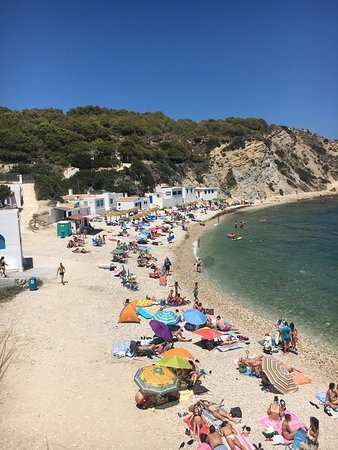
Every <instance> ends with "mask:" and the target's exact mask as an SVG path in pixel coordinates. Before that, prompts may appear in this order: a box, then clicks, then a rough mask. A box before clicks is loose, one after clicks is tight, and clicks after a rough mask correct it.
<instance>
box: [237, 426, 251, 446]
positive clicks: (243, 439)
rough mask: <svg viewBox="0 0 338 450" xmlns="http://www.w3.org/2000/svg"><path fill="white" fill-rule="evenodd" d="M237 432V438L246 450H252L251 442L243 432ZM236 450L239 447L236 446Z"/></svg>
mask: <svg viewBox="0 0 338 450" xmlns="http://www.w3.org/2000/svg"><path fill="white" fill-rule="evenodd" d="M236 431H237V437H238V439H239V441H240V443H241V444H242V445H243V446H244V447H245V449H246V450H252V445H251V444H250V442H249V441H248V440H247V438H246V437H245V436H244V435H243V433H242V431H241V430H236ZM235 447H236V449H239V447H237V445H235Z"/></svg>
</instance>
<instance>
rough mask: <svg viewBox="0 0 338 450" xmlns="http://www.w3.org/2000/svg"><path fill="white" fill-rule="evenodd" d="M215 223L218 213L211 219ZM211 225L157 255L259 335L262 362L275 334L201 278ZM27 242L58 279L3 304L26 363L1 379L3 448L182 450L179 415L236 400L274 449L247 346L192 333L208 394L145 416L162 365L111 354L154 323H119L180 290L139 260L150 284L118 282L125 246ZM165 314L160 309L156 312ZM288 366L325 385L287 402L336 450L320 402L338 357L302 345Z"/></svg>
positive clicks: (28, 238) (5, 323)
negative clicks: (264, 341)
mask: <svg viewBox="0 0 338 450" xmlns="http://www.w3.org/2000/svg"><path fill="white" fill-rule="evenodd" d="M264 206H265V205H264ZM258 207H261V206H260V205H258ZM23 214H25V213H24V212H23ZM212 216H213V213H208V214H207V215H206V217H204V215H203V218H204V219H211V218H212ZM23 222H24V223H26V222H25V221H24V220H23ZM100 225H101V224H96V226H97V227H98V226H100ZM211 226H213V221H212V220H210V221H209V222H207V224H206V226H205V227H201V226H199V225H198V224H195V225H194V224H190V225H189V231H188V233H185V232H183V231H182V230H181V229H180V228H175V230H174V231H175V240H174V244H172V246H171V245H169V244H168V243H167V241H166V238H163V240H162V242H163V245H161V246H153V247H152V253H153V255H154V256H155V257H156V258H157V259H158V262H159V263H160V264H162V262H163V260H164V258H165V257H166V256H169V258H170V259H171V260H172V262H173V275H171V276H170V279H169V285H172V284H174V281H178V282H179V284H180V286H181V287H182V294H183V295H184V296H187V297H188V298H189V299H191V300H192V291H193V285H194V282H195V281H198V282H199V285H200V299H201V300H202V301H203V304H205V305H206V306H208V307H213V308H214V309H215V312H217V313H220V314H221V315H223V316H224V317H225V318H226V319H228V320H230V321H233V322H234V323H235V324H236V325H237V326H238V327H239V328H240V330H241V331H242V333H243V334H245V335H248V336H249V337H250V342H251V344H250V346H249V350H250V352H252V353H254V354H255V353H256V354H257V353H259V352H260V351H261V347H260V346H259V345H258V344H256V342H257V340H258V339H259V338H262V336H263V335H264V333H265V332H266V331H267V330H269V329H271V327H272V324H271V323H267V322H266V321H265V320H264V319H263V318H262V317H261V316H259V315H257V314H255V312H254V311H251V310H249V309H248V308H246V307H244V306H243V305H241V304H240V303H237V302H235V301H234V300H231V299H229V298H227V297H226V296H225V295H224V294H223V292H220V291H219V290H217V289H216V288H215V287H214V286H211V285H210V283H209V281H208V279H207V277H206V276H205V274H204V273H202V274H198V273H196V271H195V269H194V266H193V263H194V261H195V259H194V256H193V252H192V249H193V242H194V241H195V240H196V239H198V236H199V235H200V234H201V233H202V232H204V231H207V229H208V227H211ZM110 231H111V232H110ZM117 231H118V229H117V227H114V228H113V229H111V228H109V231H108V230H107V231H106V233H105V234H107V238H110V237H114V235H116V233H117ZM22 235H23V236H22V237H23V244H24V253H25V256H33V258H34V265H35V267H36V268H41V272H44V273H49V272H51V273H52V272H54V273H55V275H52V276H51V277H50V279H48V280H47V281H46V282H45V284H44V285H43V286H42V287H41V288H40V289H39V290H38V291H36V292H30V291H25V292H23V293H22V294H20V295H18V296H17V297H15V298H14V299H13V300H12V301H10V302H8V303H3V304H1V305H0V311H1V315H0V333H3V332H5V331H6V330H8V329H9V328H10V327H11V326H12V336H11V341H12V342H15V341H17V342H16V346H15V354H14V357H13V359H12V361H11V364H10V366H9V368H8V370H7V372H6V373H5V375H4V377H3V378H2V380H1V381H0V402H1V406H2V414H1V418H0V448H4V449H8V450H12V449H46V448H49V449H59V448H64V449H70V448H80V449H119V448H121V449H122V448H123V449H135V448H138V449H149V448H150V449H159V448H161V449H168V450H169V449H177V448H178V447H179V445H180V443H181V442H186V441H187V440H189V438H188V439H187V436H185V435H184V431H185V425H184V424H183V423H182V418H180V417H179V416H178V413H184V412H186V411H187V408H188V406H189V405H191V404H192V403H194V401H196V400H197V399H198V398H206V399H210V400H213V401H215V402H217V401H220V400H221V399H224V404H225V405H226V406H227V407H228V408H231V407H234V406H240V407H241V409H242V411H243V421H242V424H246V425H249V426H251V428H252V433H251V436H250V439H249V440H250V442H251V443H258V442H262V443H263V446H264V448H272V446H271V444H270V443H265V442H264V437H263V435H262V426H261V425H259V424H258V423H257V420H258V419H259V418H261V417H263V416H264V415H266V409H267V407H268V405H269V403H270V402H271V401H272V399H273V394H271V393H266V392H263V391H261V389H260V386H259V381H258V380H257V379H253V378H251V377H246V376H241V375H240V374H239V373H238V371H237V370H236V367H235V364H234V360H236V359H238V358H239V357H240V356H242V355H243V353H244V350H246V348H243V349H242V350H238V351H234V352H229V353H219V352H217V351H215V350H213V351H212V352H208V351H206V350H202V349H201V348H200V347H198V346H196V345H194V343H195V342H197V341H198V340H199V339H198V338H197V336H195V335H192V334H190V333H188V332H187V333H186V335H187V337H192V339H193V342H192V343H179V345H178V346H182V347H186V348H188V349H189V350H190V351H191V352H193V353H194V354H195V356H196V357H197V358H198V359H199V360H200V362H201V368H203V369H205V371H206V372H207V375H206V376H204V377H203V378H202V383H203V385H204V386H205V387H206V389H207V390H208V391H207V392H206V393H205V394H203V395H202V396H194V395H192V396H191V397H190V399H189V400H188V401H184V402H183V401H182V402H180V403H179V404H178V405H177V406H172V407H169V408H166V409H161V410H160V409H156V410H154V411H153V410H146V411H142V410H139V409H137V408H136V407H135V402H134V395H135V392H136V390H137V387H136V385H135V383H134V382H133V377H134V374H135V372H136V371H137V369H138V368H140V367H144V366H146V365H149V364H151V363H153V362H154V361H151V360H149V359H147V358H145V357H143V358H133V359H127V358H124V359H120V360H115V359H113V358H112V357H111V347H112V343H113V342H116V341H120V340H123V339H138V338H140V337H141V336H147V335H148V336H149V335H151V334H150V332H149V330H150V328H149V325H148V322H147V321H146V320H145V319H142V321H141V324H117V320H118V317H119V313H120V311H121V309H122V307H123V302H124V300H125V299H126V298H127V297H129V298H139V299H142V298H145V296H146V295H150V296H152V295H154V296H156V297H157V298H165V297H166V296H167V294H168V291H169V287H168V286H166V287H161V286H159V283H158V280H153V279H150V278H149V276H148V272H149V269H146V268H139V267H137V263H136V256H135V255H132V257H131V258H130V259H129V261H128V267H129V268H130V270H131V272H133V273H134V274H135V275H136V277H137V280H138V282H139V285H140V289H139V291H137V292H135V293H132V292H130V291H128V290H127V289H125V288H124V287H123V286H122V284H121V283H120V281H119V279H118V278H116V277H113V276H112V272H110V271H108V270H102V269H99V268H98V265H99V264H100V263H107V262H109V261H110V256H111V255H110V251H111V250H112V249H113V248H114V247H115V244H114V243H112V242H110V241H107V244H106V245H104V246H103V247H101V248H97V247H93V246H92V245H91V239H90V237H87V244H86V249H87V250H90V253H88V254H74V253H72V251H71V250H70V249H67V248H66V241H65V240H62V239H59V238H57V237H56V232H55V228H54V227H49V228H46V229H41V230H39V231H37V232H32V231H31V230H29V229H27V227H26V226H25V227H23V229H22ZM60 261H62V262H63V264H64V265H65V267H66V277H65V278H66V280H67V281H68V283H67V284H66V285H65V286H63V285H61V284H60V282H59V279H58V278H56V269H57V267H58V265H59V263H60ZM156 309H158V307H152V308H151V309H150V312H152V313H154V312H155V311H156ZM245 347H246V346H245ZM277 358H279V359H282V360H283V361H285V362H286V363H288V364H291V365H294V366H296V367H297V368H299V369H301V370H302V371H303V372H304V373H305V374H306V375H308V376H309V377H311V378H312V379H313V380H314V382H313V384H310V385H306V386H301V387H300V389H299V391H298V392H296V393H295V394H291V395H287V396H285V397H283V398H285V400H286V403H287V407H288V409H289V410H291V411H292V412H293V413H295V414H297V415H298V416H299V417H300V418H301V419H302V420H303V421H304V422H305V423H306V424H307V425H308V424H309V417H310V416H312V415H314V416H316V417H317V418H318V419H319V421H320V439H319V440H320V448H322V449H328V450H329V449H332V448H334V444H333V442H334V438H335V436H336V423H335V421H334V420H333V419H332V418H330V417H328V416H327V415H326V414H324V412H323V409H322V408H321V409H320V410H318V409H316V408H315V407H314V406H312V405H310V403H309V401H312V402H315V403H318V402H317V400H316V399H315V393H316V392H319V391H323V390H326V388H327V384H328V382H329V381H335V379H336V378H337V364H336V363H335V361H337V355H336V354H334V353H333V352H330V351H327V349H325V348H321V347H320V346H318V345H317V344H316V345H314V343H313V342H311V340H309V339H307V338H305V337H303V336H301V352H300V354H299V356H294V355H287V356H283V355H281V354H278V355H277ZM210 371H211V373H209V372H210ZM188 448H189V447H188ZM190 448H196V445H195V444H193V445H192V446H191V447H190Z"/></svg>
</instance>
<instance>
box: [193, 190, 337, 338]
mask: <svg viewBox="0 0 338 450" xmlns="http://www.w3.org/2000/svg"><path fill="white" fill-rule="evenodd" d="M236 221H237V224H238V227H237V228H235V222H236ZM240 221H244V226H243V228H239V223H240ZM228 233H235V234H236V235H237V236H241V237H242V239H241V240H238V241H233V240H231V239H229V238H228V237H227V234H228ZM198 253H199V256H200V257H201V259H202V261H203V267H204V270H205V271H206V273H207V275H208V277H209V278H210V279H211V280H212V281H213V282H214V283H216V284H217V285H218V286H219V287H220V288H222V289H223V290H224V291H225V292H226V293H227V294H229V295H231V296H232V297H234V298H236V299H237V300H238V301H240V302H242V303H244V304H246V305H247V306H249V307H251V308H252V309H253V310H254V311H255V312H257V313H258V314H260V315H263V316H264V317H266V318H268V319H270V320H271V321H272V323H273V322H274V321H275V320H276V319H277V317H280V316H282V317H283V318H285V319H286V320H288V321H289V322H294V323H295V324H296V326H297V328H298V331H299V332H300V333H306V334H307V335H309V336H311V337H313V338H315V339H320V340H321V341H322V342H327V343H328V344H329V345H330V346H335V345H336V344H337V343H338V197H332V198H325V199H319V200H312V201H305V202H302V203H291V204H286V205H280V206H274V207H270V208H266V209H260V210H256V211H255V210H252V211H250V209H249V208H248V209H245V210H240V211H239V212H238V213H237V214H233V215H230V216H226V217H225V218H224V219H223V220H222V222H221V223H220V224H219V226H217V227H212V228H211V229H210V230H208V231H207V232H205V233H204V234H203V235H202V237H201V240H200V247H199V249H198Z"/></svg>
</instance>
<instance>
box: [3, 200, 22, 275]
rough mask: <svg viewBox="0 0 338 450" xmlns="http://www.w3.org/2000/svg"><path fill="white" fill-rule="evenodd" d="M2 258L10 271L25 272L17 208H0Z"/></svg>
mask: <svg viewBox="0 0 338 450" xmlns="http://www.w3.org/2000/svg"><path fill="white" fill-rule="evenodd" d="M0 256H4V257H5V261H6V264H8V267H6V269H9V270H12V269H13V270H20V271H21V270H23V256H22V243H21V232H20V217H19V210H18V209H17V208H0Z"/></svg>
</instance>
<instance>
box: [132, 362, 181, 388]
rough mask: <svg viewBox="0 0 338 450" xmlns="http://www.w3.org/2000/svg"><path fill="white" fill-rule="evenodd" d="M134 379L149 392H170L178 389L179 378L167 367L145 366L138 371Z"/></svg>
mask: <svg viewBox="0 0 338 450" xmlns="http://www.w3.org/2000/svg"><path fill="white" fill-rule="evenodd" d="M134 381H135V383H136V384H137V386H138V387H139V388H140V389H142V391H143V392H146V393H148V394H168V393H169V392H173V391H176V390H177V389H178V378H177V376H176V375H175V374H174V372H172V371H171V370H170V369H168V368H167V367H158V366H155V365H153V366H148V367H143V368H141V369H139V370H138V371H137V372H136V374H135V376H134Z"/></svg>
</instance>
